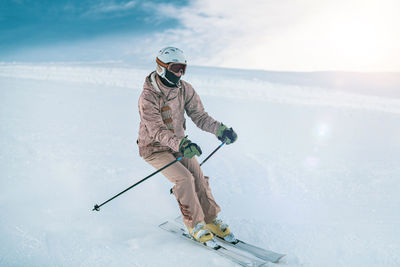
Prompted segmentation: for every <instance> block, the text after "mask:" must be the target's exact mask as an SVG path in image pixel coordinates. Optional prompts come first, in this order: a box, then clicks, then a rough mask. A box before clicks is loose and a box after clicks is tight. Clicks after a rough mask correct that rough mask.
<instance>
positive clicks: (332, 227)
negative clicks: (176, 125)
mask: <svg viewBox="0 0 400 267" xmlns="http://www.w3.org/2000/svg"><path fill="white" fill-rule="evenodd" d="M150 70H151V67H149V68H145V67H138V66H127V65H123V64H116V63H112V62H110V63H107V62H105V63H96V64H95V63H93V64H89V63H46V64H44V63H42V64H29V63H1V64H0V170H1V173H0V175H1V179H0V211H1V214H2V215H1V216H0V236H1V240H2V245H1V246H0V266H233V265H234V264H233V263H231V262H230V261H228V260H226V259H223V258H220V257H219V256H218V255H215V254H213V253H211V252H209V251H207V250H201V249H199V248H198V247H197V246H192V245H190V244H187V243H185V242H183V241H182V240H180V239H177V238H175V237H174V236H172V235H170V234H169V233H167V232H164V231H163V230H161V229H159V228H158V227H157V226H158V224H160V223H161V222H163V221H165V220H173V219H174V218H175V217H176V216H178V215H179V209H178V208H177V205H176V202H175V199H174V198H173V197H171V196H170V195H169V192H168V191H169V188H170V187H171V184H170V183H169V182H168V180H167V179H165V178H164V177H163V176H162V175H157V176H155V177H153V178H151V179H150V180H148V181H146V182H145V183H142V184H140V185H139V186H138V187H136V188H134V189H132V190H131V191H129V192H127V193H125V194H124V195H122V196H120V197H119V198H117V199H115V200H113V201H112V202H110V203H108V204H106V205H105V206H104V207H102V209H101V211H99V212H94V211H91V209H92V208H93V205H94V204H95V203H101V202H103V201H105V200H107V199H108V198H110V197H111V196H113V195H115V194H116V193H118V192H120V191H122V190H123V189H125V188H127V187H128V186H130V185H132V184H133V183H135V182H137V181H138V180H140V179H141V178H143V177H145V176H147V175H148V174H149V173H151V172H153V169H152V167H151V166H149V165H148V164H147V163H145V162H144V160H143V159H141V158H140V157H139V156H138V149H137V146H136V138H137V131H138V124H139V117H138V112H137V100H138V96H139V94H140V92H141V88H142V84H143V81H144V77H145V76H146V75H147V74H148V72H149V71H150ZM188 72H189V73H188V75H187V77H185V78H186V80H187V81H189V82H191V83H192V84H193V86H194V87H195V89H196V90H197V91H198V93H199V94H200V95H201V97H202V100H203V103H204V105H205V107H206V110H207V111H208V112H209V114H211V115H212V116H213V117H214V118H216V119H217V120H220V121H222V122H224V123H225V124H227V125H228V126H232V127H233V128H234V129H235V130H236V131H237V133H238V136H239V138H238V141H237V142H236V143H235V144H233V145H229V146H228V145H226V146H224V147H223V148H222V149H220V150H219V151H218V152H217V153H216V154H215V155H214V156H213V157H212V158H211V159H210V160H209V161H208V162H207V163H206V164H204V166H203V170H204V172H205V174H206V175H208V176H210V177H211V178H210V183H211V187H212V189H213V193H214V196H215V198H216V200H217V202H218V203H219V204H220V206H221V207H222V213H221V216H222V218H224V219H225V221H226V222H228V223H229V224H230V226H231V229H232V230H233V231H234V232H235V233H236V235H237V236H239V237H240V238H241V239H243V240H245V241H248V242H250V243H253V244H256V245H260V246H262V247H265V248H267V249H271V250H274V251H277V252H281V253H285V254H287V257H286V258H284V259H283V260H282V263H281V264H280V265H282V266H399V265H400V227H399V224H400V213H399V212H398V210H399V207H400V196H399V194H398V192H400V183H399V182H398V178H399V175H400V165H399V164H398V162H399V158H400V138H399V136H400V98H399V97H396V96H394V95H395V94H397V93H398V91H396V90H393V88H395V89H396V88H397V89H398V88H399V85H400V83H399V82H398V81H399V80H398V79H397V78H396V77H395V74H391V76H390V77H391V78H390V79H391V80H392V81H395V82H397V83H395V84H394V85H392V87H390V86H386V87H384V88H383V89H384V90H383V92H385V93H382V94H379V90H377V89H376V88H371V87H368V86H366V85H365V84H362V83H359V82H354V79H350V80H351V81H352V82H351V83H350V82H349V83H346V82H345V83H343V82H342V83H341V85H340V86H337V85H333V84H332V83H330V82H329V81H330V80H329V79H325V78H324V77H325V76H326V74H324V73H315V74H312V75H313V76H312V79H310V74H306V73H303V74H302V73H273V72H256V71H248V70H247V71H244V70H243V71H242V70H229V69H214V68H205V67H203V68H200V67H197V68H196V67H192V68H190V69H188ZM335 75H336V77H341V78H342V81H343V80H344V81H349V78H343V77H348V75H349V74H348V73H337V74H335ZM360 75H361V74H360ZM385 75H386V76H385ZM385 75H383V77H387V75H388V74H385ZM346 85H348V87H346ZM363 86H365V90H364V91H363V88H364V87H363ZM355 87H356V88H355ZM187 133H188V134H189V137H190V138H191V140H193V141H195V142H196V143H198V144H199V145H200V146H201V147H202V150H203V152H204V154H203V155H202V156H201V157H200V160H202V159H204V158H205V157H206V156H207V154H208V153H210V152H211V151H212V150H213V149H215V148H216V147H217V146H218V145H219V141H218V140H217V139H216V138H215V137H214V136H212V135H210V134H208V133H205V132H202V131H201V130H199V129H197V128H196V127H195V126H194V124H193V123H191V122H190V123H188V131H187ZM268 266H274V264H269V265H268Z"/></svg>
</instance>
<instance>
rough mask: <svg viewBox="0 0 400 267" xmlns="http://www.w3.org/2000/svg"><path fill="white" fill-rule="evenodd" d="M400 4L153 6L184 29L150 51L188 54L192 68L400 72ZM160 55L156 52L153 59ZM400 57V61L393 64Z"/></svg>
mask: <svg viewBox="0 0 400 267" xmlns="http://www.w3.org/2000/svg"><path fill="white" fill-rule="evenodd" d="M396 8H397V9H398V8H400V4H399V3H397V2H396V0H382V1H381V0H365V1H361V0H350V1H348V0H338V1H335V2H333V1H328V0H304V1H291V0H280V1H265V0H247V1H239V0H231V1H213V0H195V1H192V2H190V3H189V5H187V6H184V7H179V6H176V5H172V4H160V5H157V6H154V10H155V13H156V14H157V16H160V17H168V18H174V19H177V20H178V21H179V22H180V26H178V27H176V28H170V29H167V30H165V31H163V32H161V33H160V32H159V33H155V34H153V35H151V36H149V37H148V38H147V39H145V40H144V41H143V43H142V44H143V45H144V46H146V47H147V48H148V51H150V49H153V51H157V50H158V49H160V48H161V47H163V46H166V45H176V46H178V47H181V48H182V49H184V50H185V52H186V53H187V54H188V55H189V59H190V61H191V62H192V63H193V64H197V65H210V66H221V67H237V68H250V69H251V68H254V69H257V68H258V69H271V70H297V71H310V70H311V71H313V70H353V71H354V70H356V71H358V70H362V71H377V70H378V71H396V70H397V71H400V63H396V62H400V55H398V54H399V53H396V54H397V55H394V53H395V51H396V46H397V47H398V46H400V36H399V34H397V35H396V34H395V33H396V32H397V26H396V25H398V24H399V23H400V21H399V19H398V18H397V15H396V14H395V13H394V11H393V10H396ZM153 54H154V52H153ZM393 56H397V60H396V59H394V58H393Z"/></svg>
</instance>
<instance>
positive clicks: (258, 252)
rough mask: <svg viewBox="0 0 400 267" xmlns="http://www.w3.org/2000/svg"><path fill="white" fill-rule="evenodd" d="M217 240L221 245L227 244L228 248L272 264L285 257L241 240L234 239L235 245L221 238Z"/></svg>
mask: <svg viewBox="0 0 400 267" xmlns="http://www.w3.org/2000/svg"><path fill="white" fill-rule="evenodd" d="M217 240H218V241H220V242H222V243H223V244H227V245H229V246H233V247H235V248H237V249H239V250H242V251H246V252H248V253H250V254H252V255H254V256H256V257H257V258H260V259H263V260H265V261H270V262H273V263H278V262H279V260H280V259H281V258H282V257H284V256H285V254H280V253H276V252H274V251H271V250H266V249H263V248H260V247H257V246H254V245H251V244H247V243H246V242H243V241H242V240H239V239H236V242H235V243H231V242H228V241H225V240H224V239H223V238H221V237H219V236H217Z"/></svg>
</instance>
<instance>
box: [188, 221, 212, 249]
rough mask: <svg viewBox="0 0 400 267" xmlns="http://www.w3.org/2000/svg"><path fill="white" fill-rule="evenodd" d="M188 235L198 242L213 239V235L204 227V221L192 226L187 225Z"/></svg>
mask: <svg viewBox="0 0 400 267" xmlns="http://www.w3.org/2000/svg"><path fill="white" fill-rule="evenodd" d="M187 228H188V230H189V233H190V235H191V236H192V237H193V238H194V239H196V241H198V242H200V243H206V244H207V242H208V241H213V240H214V235H213V234H212V233H211V232H210V230H208V229H207V228H206V227H205V223H204V222H199V223H198V224H196V226H195V227H194V228H191V227H189V226H188V227H187Z"/></svg>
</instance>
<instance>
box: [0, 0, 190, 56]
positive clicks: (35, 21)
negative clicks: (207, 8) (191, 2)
mask: <svg viewBox="0 0 400 267" xmlns="http://www.w3.org/2000/svg"><path fill="white" fill-rule="evenodd" d="M174 2H179V3H180V4H182V3H185V2H186V1H168V3H171V4H174ZM160 3H163V1H151V2H149V1H124V0H119V1H118V0H117V1H79V0H70V1H52V0H40V1H34V0H19V1H17V0H15V1H10V0H6V1H2V2H1V4H0V11H1V13H0V21H1V23H0V49H1V53H0V56H1V57H6V58H7V54H11V55H12V54H14V53H17V52H20V51H21V50H24V49H28V50H29V48H30V47H32V46H34V47H37V46H41V45H46V46H48V45H52V44H60V43H63V42H73V41H79V40H90V39H93V38H97V37H101V36H110V35H121V34H129V35H132V36H139V35H143V34H149V33H153V32H158V31H163V30H165V29H167V28H169V27H176V26H177V24H179V22H178V21H177V20H176V19H173V18H166V17H164V18H160V17H157V16H156V15H155V14H154V9H153V8H151V7H149V4H154V5H156V4H160ZM9 58H10V59H11V58H12V56H9Z"/></svg>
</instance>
